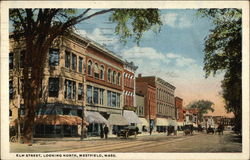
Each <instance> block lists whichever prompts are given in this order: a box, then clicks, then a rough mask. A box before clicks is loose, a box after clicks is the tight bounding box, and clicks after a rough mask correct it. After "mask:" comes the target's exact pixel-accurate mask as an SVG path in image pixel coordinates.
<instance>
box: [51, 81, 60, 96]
mask: <svg viewBox="0 0 250 160" xmlns="http://www.w3.org/2000/svg"><path fill="white" fill-rule="evenodd" d="M58 92H59V78H51V77H50V78H49V97H58Z"/></svg>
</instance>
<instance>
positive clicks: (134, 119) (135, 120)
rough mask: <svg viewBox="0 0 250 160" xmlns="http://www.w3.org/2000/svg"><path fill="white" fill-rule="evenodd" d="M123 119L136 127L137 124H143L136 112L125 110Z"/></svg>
mask: <svg viewBox="0 0 250 160" xmlns="http://www.w3.org/2000/svg"><path fill="white" fill-rule="evenodd" d="M123 117H124V118H125V119H126V120H127V122H129V124H130V125H132V126H136V125H137V124H141V123H142V122H141V121H140V119H139V117H138V116H137V115H136V114H135V112H134V111H129V110H124V111H123Z"/></svg>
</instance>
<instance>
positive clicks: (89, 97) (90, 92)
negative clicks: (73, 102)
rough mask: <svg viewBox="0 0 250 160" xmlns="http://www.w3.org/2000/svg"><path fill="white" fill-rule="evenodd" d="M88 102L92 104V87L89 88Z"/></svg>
mask: <svg viewBox="0 0 250 160" xmlns="http://www.w3.org/2000/svg"><path fill="white" fill-rule="evenodd" d="M87 102H88V103H92V86H87Z"/></svg>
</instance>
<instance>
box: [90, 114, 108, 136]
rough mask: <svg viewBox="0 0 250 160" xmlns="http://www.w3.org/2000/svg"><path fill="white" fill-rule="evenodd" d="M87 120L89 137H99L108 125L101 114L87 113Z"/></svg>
mask: <svg viewBox="0 0 250 160" xmlns="http://www.w3.org/2000/svg"><path fill="white" fill-rule="evenodd" d="M85 120H86V121H87V122H88V123H89V125H88V133H87V134H88V136H99V135H100V132H101V128H103V126H104V124H108V121H107V120H106V119H105V118H104V117H103V116H102V115H101V114H100V113H99V112H93V111H85Z"/></svg>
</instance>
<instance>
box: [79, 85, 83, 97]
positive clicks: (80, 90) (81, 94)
mask: <svg viewBox="0 0 250 160" xmlns="http://www.w3.org/2000/svg"><path fill="white" fill-rule="evenodd" d="M82 99H83V85H82V83H79V84H78V100H82Z"/></svg>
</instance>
